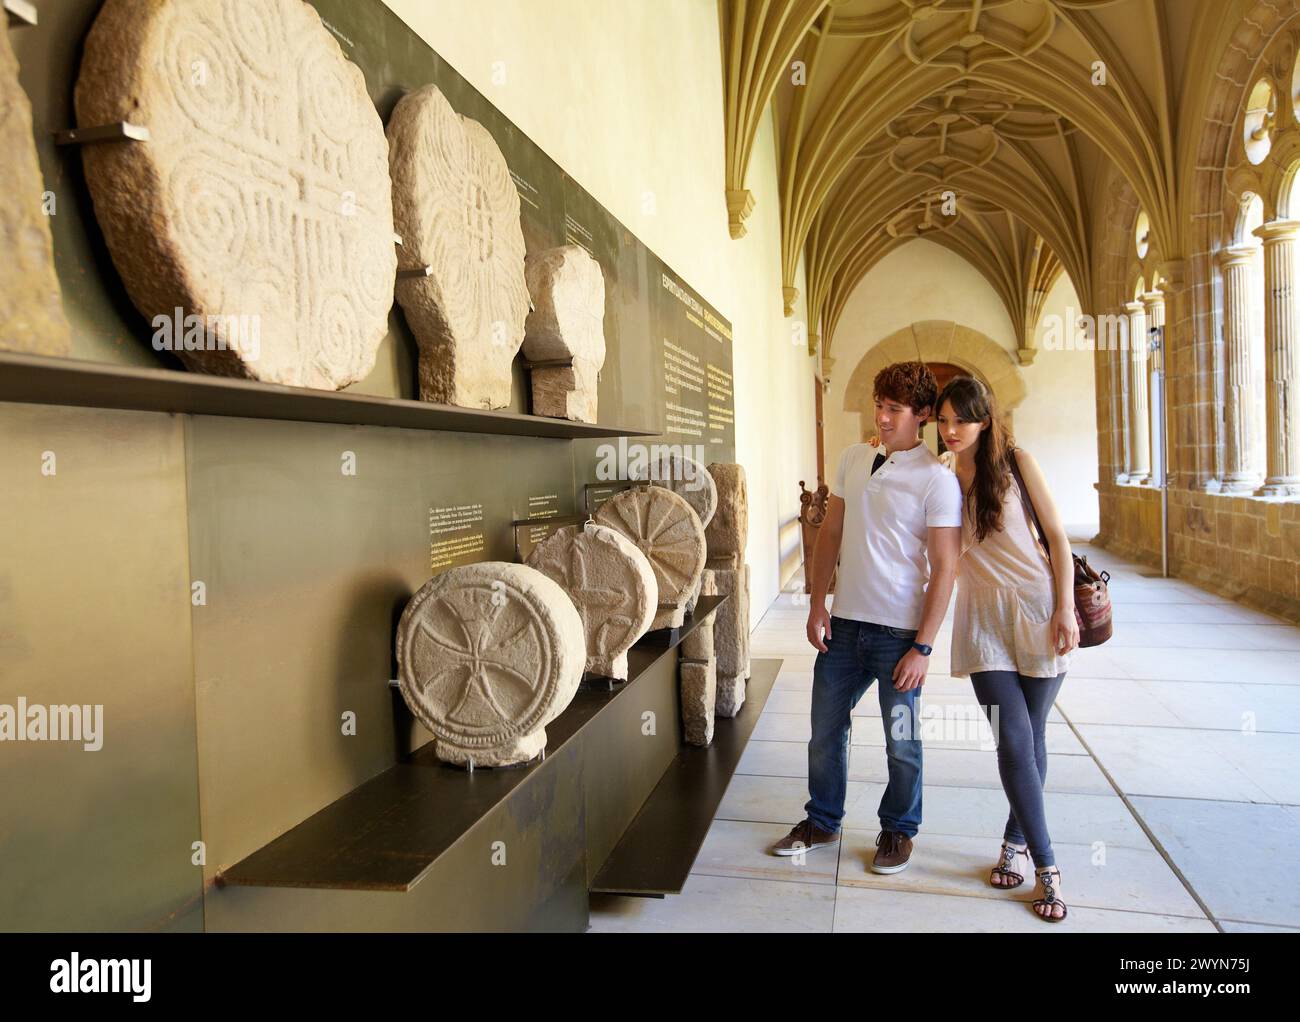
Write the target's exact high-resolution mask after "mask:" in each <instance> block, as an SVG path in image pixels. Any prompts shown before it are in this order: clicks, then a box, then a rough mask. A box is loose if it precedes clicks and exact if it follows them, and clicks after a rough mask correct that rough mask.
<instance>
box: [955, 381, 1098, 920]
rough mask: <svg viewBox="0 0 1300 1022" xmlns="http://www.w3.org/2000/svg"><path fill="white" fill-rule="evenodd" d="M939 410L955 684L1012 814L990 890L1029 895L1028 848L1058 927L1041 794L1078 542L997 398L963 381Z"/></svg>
mask: <svg viewBox="0 0 1300 1022" xmlns="http://www.w3.org/2000/svg"><path fill="white" fill-rule="evenodd" d="M937 407H938V409H939V414H938V418H937V420H936V421H937V423H938V427H939V436H940V437H942V438H943V442H944V444H946V445H947V447H948V450H949V451H951V452H953V454H954V455H955V456H956V457H955V459H954V461H953V462H952V468H953V471H954V472H955V473H956V475H957V479H958V481H959V482H960V483H961V489H962V495H963V498H964V504H963V506H964V514H963V518H964V524H963V526H962V556H961V561H960V562H959V565H958V570H957V599H956V606H955V608H954V611H953V617H954V620H953V639H952V667H951V673H952V675H953V677H957V678H964V677H966V676H968V675H969V677H970V679H971V684H972V685H973V686H974V688H975V695H976V697H977V698H978V699H979V702H980V705H981V706H982V707H984V712H985V713H986V714H988V716H989V721H990V723H991V724H992V725H993V729H994V735H995V738H996V740H997V749H998V773H999V774H1000V775H1001V777H1002V787H1003V789H1004V790H1005V791H1006V794H1007V801H1008V802H1009V803H1010V804H1011V815H1010V816H1009V817H1008V819H1007V827H1006V830H1005V832H1004V835H1003V844H1002V850H1001V853H1000V855H999V858H998V863H997V865H996V866H994V867H993V869H992V871H991V872H990V874H989V883H990V884H991V885H993V886H994V887H1001V888H1004V889H1010V888H1013V887H1019V886H1020V885H1021V884H1022V883H1024V879H1025V877H1024V871H1023V868H1018V867H1019V866H1020V862H1022V861H1023V859H1022V857H1024V856H1025V855H1026V845H1027V846H1028V855H1029V856H1032V858H1033V863H1034V867H1035V870H1034V873H1035V876H1036V877H1037V878H1038V886H1037V888H1036V890H1035V892H1034V893H1035V894H1036V895H1037V897H1036V898H1035V899H1034V901H1033V908H1034V911H1035V912H1036V913H1037V914H1038V915H1039V917H1040V918H1042V919H1047V920H1050V921H1052V922H1056V921H1058V920H1061V919H1064V918H1065V916H1066V913H1067V911H1068V909H1067V908H1066V905H1065V902H1064V901H1062V900H1061V873H1060V870H1059V869H1057V867H1056V859H1055V856H1054V855H1053V852H1052V842H1051V839H1050V838H1049V837H1048V833H1047V820H1046V817H1045V814H1044V811H1043V783H1044V781H1045V780H1046V779H1047V743H1046V734H1047V715H1048V713H1049V712H1050V711H1051V708H1052V703H1053V702H1054V701H1055V699H1056V694H1057V692H1058V691H1060V688H1061V682H1062V681H1064V680H1065V672H1066V669H1067V668H1068V666H1069V660H1070V653H1071V651H1072V650H1073V649H1074V648H1075V647H1076V646H1077V645H1078V644H1079V627H1078V624H1077V622H1076V620H1075V616H1074V561H1073V557H1072V555H1071V553H1070V541H1069V539H1068V538H1067V537H1066V535H1065V530H1064V528H1062V526H1061V519H1060V516H1059V515H1058V514H1057V511H1056V506H1055V504H1053V502H1052V495H1051V494H1050V493H1049V492H1048V489H1047V483H1046V481H1045V480H1044V479H1043V473H1042V471H1041V470H1040V469H1039V467H1038V464H1037V462H1035V461H1034V459H1033V458H1032V457H1030V456H1029V454H1028V453H1027V452H1025V451H1022V450H1019V449H1017V448H1016V446H1015V442H1014V441H1013V440H1012V439H1011V437H1010V435H1009V434H1008V432H1007V430H1006V427H1005V426H1004V425H1003V423H1002V419H1001V417H1000V415H999V414H998V410H997V408H996V406H995V404H994V401H993V396H992V395H991V394H990V393H989V390H988V388H987V387H985V386H984V384H982V383H980V382H979V381H978V380H975V379H972V378H971V377H969V376H959V377H957V378H956V379H954V380H952V381H951V382H950V383H949V384H948V386H947V387H945V388H944V390H943V393H942V394H940V395H939V400H938V402H937ZM1013 458H1014V459H1015V462H1016V466H1017V467H1018V468H1019V470H1020V474H1021V476H1022V477H1023V478H1024V481H1025V488H1026V490H1027V491H1028V497H1029V499H1030V500H1031V501H1032V503H1033V507H1034V510H1035V511H1037V513H1038V517H1039V520H1040V521H1041V522H1042V526H1043V531H1044V532H1045V533H1046V537H1047V542H1048V544H1049V545H1050V548H1051V550H1052V552H1053V558H1052V560H1051V561H1049V560H1048V557H1047V554H1046V553H1044V551H1043V547H1042V545H1041V544H1040V543H1039V542H1038V539H1037V537H1036V535H1035V533H1034V528H1033V525H1032V523H1031V522H1030V519H1029V516H1028V514H1027V512H1026V510H1025V507H1024V503H1023V501H1022V499H1021V495H1020V487H1019V486H1018V485H1017V483H1016V479H1015V476H1014V473H1013V471H1012V462H1011V459H1013ZM994 707H996V713H995V712H994Z"/></svg>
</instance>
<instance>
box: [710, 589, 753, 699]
mask: <svg viewBox="0 0 1300 1022" xmlns="http://www.w3.org/2000/svg"><path fill="white" fill-rule="evenodd" d="M713 575H714V579H715V581H716V584H717V587H718V593H719V594H722V593H726V594H728V595H729V596H730V599H728V600H724V601H723V603H722V606H720V607H719V608H718V609H717V611H715V612H714V613H715V618H714V623H713V647H714V655H715V656H716V658H717V661H718V685H717V689H718V694H717V708H716V709H717V714H718V716H720V717H734V716H735V715H736V714H737V713H738V712H739V711H740V708H741V707H742V706H743V705H744V704H745V678H746V676H747V674H748V670H749V668H748V663H747V661H748V640H749V615H748V613H747V612H746V610H745V606H744V602H745V574H744V569H735V568H722V569H714V571H713Z"/></svg>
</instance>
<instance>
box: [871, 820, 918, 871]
mask: <svg viewBox="0 0 1300 1022" xmlns="http://www.w3.org/2000/svg"><path fill="white" fill-rule="evenodd" d="M911 857H912V839H911V838H910V837H908V836H907V835H906V834H903V833H901V832H900V831H897V830H882V831H881V832H880V833H879V834H877V835H876V857H875V858H874V859H872V860H871V872H873V873H899V872H901V871H902V870H905V869H907V862H908V860H909V859H910V858H911Z"/></svg>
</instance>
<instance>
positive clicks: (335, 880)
mask: <svg viewBox="0 0 1300 1022" xmlns="http://www.w3.org/2000/svg"><path fill="white" fill-rule="evenodd" d="M727 598H728V597H727V596H726V595H722V596H701V597H700V598H699V600H698V603H697V606H696V609H695V614H693V615H692V616H690V617H688V618H686V620H685V622H684V623H683V624H682V626H681V627H680V628H673V629H666V628H665V629H658V630H656V631H653V632H649V633H648V634H646V635H645V636H644V637H642V639H641V641H640V642H638V643H637V644H636V645H635V646H633V647H632V649H631V650H630V651H629V652H628V680H627V681H626V682H621V683H616V684H614V685H612V686H610V685H605V684H601V683H600V682H594V681H588V682H584V683H583V685H582V687H581V688H579V690H578V693H577V695H576V696H574V699H573V701H572V702H571V703H570V704H569V706H568V707H567V708H566V709H565V711H564V712H563V713H562V714H560V716H559V717H557V718H556V719H555V720H553V721H551V723H549V724H548V725H546V735H547V743H546V753H545V756H544V758H541V759H539V760H536V761H534V762H532V763H529V764H526V765H523V766H520V767H509V768H494V769H479V770H475V771H473V772H472V773H471V772H467V771H465V770H462V769H460V768H457V767H452V766H449V765H447V764H445V763H441V762H440V761H439V760H438V759H436V758H435V756H434V755H433V743H432V742H430V743H428V744H426V745H424V746H422V747H421V748H420V749H418V750H417V751H416V752H414V753H413V754H412V755H411V756H410V757H409V758H407V759H406V760H404V761H402V762H399V763H397V764H396V765H394V766H392V767H390V768H389V769H387V770H385V771H384V772H383V773H381V774H379V775H378V776H376V777H373V778H371V779H370V780H368V781H366V782H365V783H363V784H362V785H360V786H359V787H357V788H355V789H353V790H352V791H351V792H349V793H348V794H346V795H344V796H343V797H342V798H340V799H337V800H336V801H334V802H332V803H331V804H330V805H328V806H326V807H325V808H324V809H322V810H320V811H319V812H318V813H316V814H315V815H314V816H311V817H309V818H307V819H306V820H304V821H303V822H302V823H299V824H298V825H297V826H295V827H293V828H291V829H290V830H288V831H286V832H285V833H284V834H282V835H281V836H279V837H278V838H276V839H274V840H273V841H271V842H270V843H269V844H267V845H264V846H263V847H262V848H261V849H259V850H258V851H256V852H253V853H252V854H251V855H249V856H248V857H246V858H245V859H243V860H242V861H240V862H238V863H236V864H235V865H234V866H231V867H230V868H228V869H225V870H222V871H221V872H220V873H219V875H218V878H217V883H218V884H219V885H221V886H243V887H290V888H294V887H296V888H318V889H321V888H323V889H333V890H345V891H410V890H412V888H414V887H416V885H418V884H420V883H421V881H424V880H426V879H428V878H429V877H431V876H435V875H437V876H439V877H440V878H441V879H440V881H439V882H440V883H442V884H447V885H452V886H454V887H456V888H458V889H460V890H461V891H469V892H472V891H475V890H477V888H479V887H480V886H481V887H482V888H483V890H484V891H488V890H490V889H491V887H492V886H493V885H494V884H497V883H499V882H500V881H499V879H498V877H497V876H496V875H494V873H493V869H492V867H491V866H490V865H489V864H488V860H487V857H486V855H484V856H480V857H478V858H476V859H475V863H476V866H475V869H472V870H469V871H467V870H466V869H465V867H464V865H463V863H461V862H457V861H456V857H455V854H454V847H455V846H457V845H461V846H463V845H465V843H466V842H469V843H470V844H475V843H482V845H483V847H484V848H486V847H487V841H488V840H489V839H490V838H491V836H492V835H494V834H496V833H497V830H495V829H494V828H495V827H496V826H497V825H498V824H497V821H498V820H499V818H500V816H501V814H503V813H504V814H513V815H514V816H515V817H521V816H526V817H527V818H528V819H530V820H533V821H535V822H534V823H532V824H531V825H530V827H529V830H530V835H529V837H528V840H529V841H531V842H532V843H534V844H535V845H536V847H537V848H538V849H541V848H549V847H553V844H548V842H549V841H554V844H558V845H560V846H562V847H564V848H567V849H569V850H570V853H571V854H572V855H573V858H574V861H573V862H572V863H570V862H564V863H558V864H557V863H555V862H551V863H550V867H551V868H554V869H556V870H558V872H559V873H560V874H562V875H564V874H568V873H569V872H570V870H571V869H574V868H576V869H577V870H578V872H579V873H581V872H583V866H584V865H585V872H586V877H585V880H586V881H589V880H590V878H591V876H592V875H593V874H594V872H595V870H596V869H598V868H599V867H600V865H601V864H602V863H603V862H604V861H605V859H606V858H607V857H608V854H609V851H610V850H611V849H612V848H613V847H614V846H615V845H616V844H617V843H618V841H619V839H620V838H621V837H622V835H623V833H624V832H625V831H626V830H627V827H628V824H629V823H630V822H631V821H632V819H633V818H634V817H635V816H636V814H637V812H638V810H639V809H640V808H641V806H642V804H644V802H645V800H646V796H647V795H648V794H649V793H650V791H651V790H652V789H653V788H654V786H655V784H656V783H658V781H659V778H660V777H662V776H663V771H664V769H665V768H666V767H669V766H670V765H671V764H673V763H674V762H675V757H679V756H680V753H681V744H682V743H681V739H680V737H679V736H680V734H681V721H680V718H679V717H678V718H677V719H673V720H663V713H662V712H661V714H660V721H661V723H660V726H659V727H658V734H657V736H656V737H655V738H654V739H646V740H645V741H644V742H643V741H641V740H640V739H639V737H638V734H639V727H640V723H641V719H642V718H641V715H642V713H643V712H644V708H645V707H646V706H648V705H657V706H659V707H660V708H661V710H662V711H663V712H673V711H675V712H677V713H680V709H679V708H678V703H677V700H675V699H670V700H669V701H668V702H667V703H665V702H664V701H663V700H662V699H660V698H659V696H661V695H662V693H663V691H668V692H670V693H671V694H672V695H673V696H675V695H676V692H677V682H676V677H677V660H678V655H677V652H676V651H677V648H678V647H679V645H680V644H681V641H682V639H684V638H685V637H686V636H687V635H689V634H690V633H691V632H692V631H694V629H695V628H696V627H698V626H699V624H700V623H701V622H703V621H704V619H705V618H707V617H708V616H709V614H710V613H712V612H713V611H714V610H715V609H716V608H717V607H718V606H719V605H720V604H721V603H722V602H723V601H724V600H726V599H727ZM773 674H775V672H773ZM766 684H767V685H768V686H769V687H770V684H771V682H770V679H769V680H768V681H767V682H766ZM765 698H766V695H765V694H764V696H763V698H761V699H758V700H756V702H758V703H759V704H760V707H759V708H760V709H761V703H762V702H763V700H764V699H765ZM746 705H748V703H747V704H746ZM720 723H721V722H720ZM726 723H727V724H730V723H731V722H726ZM752 726H753V725H752V724H750V725H749V726H748V728H747V729H746V730H745V735H746V737H747V736H748V733H749V730H750V729H752ZM742 744H743V742H742ZM706 751H707V750H706ZM624 771H630V774H629V775H625V774H624ZM569 772H571V773H569ZM548 775H553V776H548ZM561 775H563V780H564V784H565V786H566V787H567V788H568V790H572V786H573V785H578V786H580V787H581V788H582V789H583V791H582V801H583V803H584V805H585V810H584V811H583V812H582V813H579V814H576V815H575V814H571V813H561V812H556V811H551V807H549V806H548V804H547V803H546V798H547V796H546V795H545V794H544V793H545V792H546V790H547V784H548V782H549V781H552V780H554V779H555V778H556V777H560V776H561ZM629 776H630V777H631V778H632V779H634V781H635V782H636V783H628V780H627V778H628V777H629ZM727 776H728V777H729V776H730V772H728V773H727ZM722 783H723V787H725V780H724V781H723V782H722ZM707 794H708V795H709V797H712V791H709V792H708V793H707ZM480 824H483V826H480ZM480 832H481V833H480ZM552 834H554V835H558V840H555V839H553V838H552V836H551V835H552ZM471 835H473V836H471ZM700 838H701V840H702V838H703V834H702V833H701V835H700ZM697 850H698V848H697ZM514 854H516V855H519V856H524V855H526V854H528V853H527V851H526V850H518V849H517V850H516V851H515V853H514ZM692 858H694V856H693V855H692ZM440 859H442V860H443V861H444V862H445V863H446V866H445V869H444V867H443V863H440V861H439V860H440ZM584 860H585V863H584ZM444 872H445V873H446V874H448V875H443V873H444ZM579 882H580V883H582V884H583V886H584V887H585V886H587V885H586V883H583V881H582V879H580V880H579ZM481 900H483V901H484V902H487V901H490V898H488V897H487V896H486V895H484V898H483V899H481ZM474 922H475V921H472V920H460V921H459V925H463V926H466V927H468V928H478V927H479V926H480V925H481V926H483V927H485V928H491V923H492V920H490V919H486V918H485V919H481V920H478V921H477V925H474Z"/></svg>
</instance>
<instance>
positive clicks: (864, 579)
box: [830, 443, 961, 629]
mask: <svg viewBox="0 0 1300 1022" xmlns="http://www.w3.org/2000/svg"><path fill="white" fill-rule="evenodd" d="M878 453H879V454H886V453H887V452H886V451H885V449H884V448H883V447H879V448H876V447H872V446H871V445H870V444H852V445H850V446H849V447H847V448H845V450H844V452H843V453H842V454H841V455H840V464H839V468H838V469H837V470H836V472H835V482H834V484H833V485H832V486H831V488H830V492H831V493H833V494H835V496H837V497H842V498H843V499H844V533H843V537H842V538H841V540H840V567H839V574H838V575H837V576H836V579H835V599H834V602H833V603H832V605H831V613H832V614H834V615H835V616H836V617H843V618H850V619H851V620H854V621H870V622H872V623H873V624H878V625H890V626H891V627H894V628H907V629H915V628H919V627H920V625H921V609H922V607H923V606H924V604H925V587H926V585H927V584H928V583H929V581H930V561H929V558H928V557H927V556H926V539H927V533H926V530H927V529H929V528H931V527H943V526H951V527H954V528H960V527H961V484H960V483H958V482H957V477H956V476H955V475H954V474H953V473H952V472H950V471H949V470H948V469H946V468H945V467H944V466H943V465H941V464H940V463H939V459H938V458H936V457H935V456H934V454H933V453H932V452H931V451H930V449H929V448H928V447H926V446H925V444H923V443H921V444H917V445H916V446H915V447H913V448H912V449H911V450H908V451H897V452H895V453H894V454H892V455H888V458H887V460H886V461H885V463H884V464H883V465H881V466H880V468H878V469H877V470H876V474H875V475H872V474H871V465H872V463H873V462H874V461H875V458H876V455H877V454H878Z"/></svg>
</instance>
